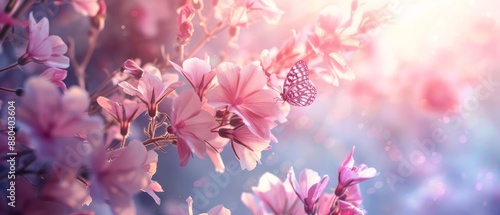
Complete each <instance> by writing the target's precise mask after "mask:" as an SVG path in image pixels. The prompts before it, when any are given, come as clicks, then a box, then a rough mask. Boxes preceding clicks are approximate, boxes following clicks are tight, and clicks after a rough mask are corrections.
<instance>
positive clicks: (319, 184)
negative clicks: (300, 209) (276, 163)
mask: <svg viewBox="0 0 500 215" xmlns="http://www.w3.org/2000/svg"><path fill="white" fill-rule="evenodd" d="M288 178H289V180H290V184H292V188H293V190H295V193H296V194H297V196H298V197H299V199H300V200H301V201H302V202H303V203H304V210H305V212H306V213H307V214H315V213H316V211H317V207H316V203H317V202H318V200H319V197H320V196H321V194H323V192H324V191H325V189H326V187H327V186H328V184H329V183H330V177H328V175H325V176H323V178H320V177H319V175H318V173H317V172H315V171H313V170H310V169H305V170H303V171H302V172H301V173H300V178H299V183H297V179H296V178H295V172H294V170H293V167H290V170H289V171H288Z"/></svg>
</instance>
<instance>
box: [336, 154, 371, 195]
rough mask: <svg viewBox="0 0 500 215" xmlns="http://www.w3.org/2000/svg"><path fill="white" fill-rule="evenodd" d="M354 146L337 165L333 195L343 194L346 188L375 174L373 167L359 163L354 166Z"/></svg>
mask: <svg viewBox="0 0 500 215" xmlns="http://www.w3.org/2000/svg"><path fill="white" fill-rule="evenodd" d="M354 148H355V147H354V146H353V147H352V150H351V153H350V154H349V156H347V158H346V159H345V160H344V162H343V163H342V166H340V167H339V170H338V172H339V183H338V185H337V188H336V189H335V195H337V196H339V197H341V196H342V195H344V192H345V190H346V188H348V187H349V186H353V185H356V184H358V183H359V182H362V181H365V180H368V179H370V178H373V177H375V176H376V175H377V170H376V169H375V168H373V167H370V168H368V167H367V166H366V165H364V164H361V165H360V166H358V167H355V166H354V158H353V153H354Z"/></svg>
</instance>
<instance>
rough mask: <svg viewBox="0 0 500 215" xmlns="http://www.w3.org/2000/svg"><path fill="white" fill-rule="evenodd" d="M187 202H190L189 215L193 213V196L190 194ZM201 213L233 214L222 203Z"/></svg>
mask: <svg viewBox="0 0 500 215" xmlns="http://www.w3.org/2000/svg"><path fill="white" fill-rule="evenodd" d="M186 202H187V203H188V215H193V198H191V196H189V197H188V198H187V199H186ZM199 215H231V211H230V210H229V209H227V208H225V207H224V206H222V205H217V206H215V207H213V208H212V209H210V210H209V211H208V212H207V213H200V214H199Z"/></svg>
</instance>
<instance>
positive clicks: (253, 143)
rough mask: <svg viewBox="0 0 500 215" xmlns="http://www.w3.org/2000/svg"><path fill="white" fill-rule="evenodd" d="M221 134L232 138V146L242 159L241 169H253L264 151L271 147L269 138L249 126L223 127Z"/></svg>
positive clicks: (240, 159)
mask: <svg viewBox="0 0 500 215" xmlns="http://www.w3.org/2000/svg"><path fill="white" fill-rule="evenodd" d="M219 135H220V136H221V137H224V138H228V139H230V140H231V147H232V148H233V152H234V154H235V155H236V158H238V160H239V161H240V165H241V169H248V170H253V169H254V168H255V167H256V166H257V163H260V158H261V156H262V151H264V150H266V149H267V148H268V147H269V142H270V140H269V139H264V138H260V137H258V136H256V135H255V134H253V133H252V132H251V131H250V129H249V128H248V126H246V125H240V126H237V127H236V128H234V129H228V128H221V129H219Z"/></svg>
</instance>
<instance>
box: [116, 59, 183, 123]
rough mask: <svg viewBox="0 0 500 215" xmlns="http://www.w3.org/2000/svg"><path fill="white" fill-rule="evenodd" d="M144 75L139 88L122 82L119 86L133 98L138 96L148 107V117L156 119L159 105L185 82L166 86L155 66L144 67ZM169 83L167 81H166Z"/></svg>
mask: <svg viewBox="0 0 500 215" xmlns="http://www.w3.org/2000/svg"><path fill="white" fill-rule="evenodd" d="M143 70H144V74H143V75H142V77H141V78H140V79H139V83H138V85H137V86H133V85H131V84H130V83H128V82H125V81H123V82H120V83H119V84H118V85H119V86H120V87H122V88H123V91H124V92H125V93H127V94H129V95H131V96H137V98H138V99H139V100H141V101H142V102H143V103H144V104H145V105H146V107H147V110H148V115H149V116H150V117H156V115H157V114H158V104H160V102H162V101H163V99H165V98H166V97H167V96H168V95H169V94H170V93H172V92H173V91H174V90H175V89H177V88H179V87H181V86H183V85H184V82H181V81H178V82H174V83H171V84H170V85H168V86H167V85H166V84H165V83H163V80H162V79H163V78H162V75H161V73H160V71H159V70H158V69H157V68H156V67H153V66H148V67H144V69H143ZM165 81H167V80H165Z"/></svg>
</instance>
